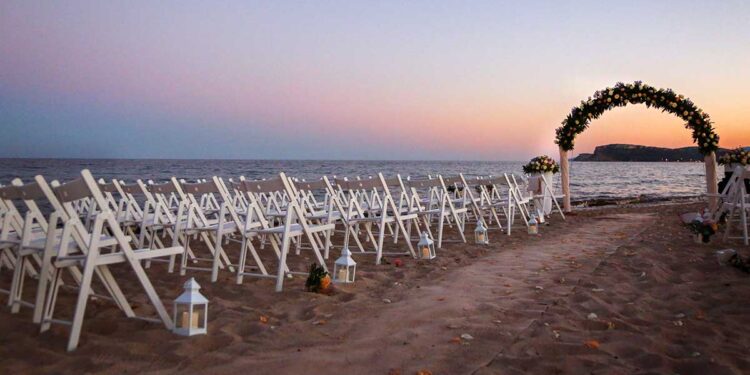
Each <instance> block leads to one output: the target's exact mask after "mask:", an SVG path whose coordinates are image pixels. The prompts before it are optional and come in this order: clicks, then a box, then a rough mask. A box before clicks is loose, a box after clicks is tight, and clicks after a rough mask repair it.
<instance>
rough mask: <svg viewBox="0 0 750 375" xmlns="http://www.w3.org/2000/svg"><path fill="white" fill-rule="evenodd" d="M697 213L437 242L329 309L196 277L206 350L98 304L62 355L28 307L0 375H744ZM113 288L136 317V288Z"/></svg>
mask: <svg viewBox="0 0 750 375" xmlns="http://www.w3.org/2000/svg"><path fill="white" fill-rule="evenodd" d="M697 207H698V206H696V205H695V204H658V205H652V206H639V207H631V208H622V207H619V208H604V209H596V210H587V211H584V212H579V213H577V214H573V215H570V216H569V217H568V220H566V221H564V222H563V221H561V220H560V219H559V218H553V219H552V221H551V225H549V226H545V227H543V228H542V229H541V231H542V234H541V235H540V236H536V237H531V236H529V235H527V234H526V233H524V232H523V231H522V230H516V231H515V232H514V233H513V236H511V237H507V236H505V235H503V234H501V233H499V232H498V231H497V230H494V231H491V232H490V236H491V237H490V238H491V241H492V243H491V244H490V245H489V246H478V245H473V244H460V243H456V242H451V243H446V244H444V248H443V249H442V250H440V251H439V252H438V258H437V259H435V260H433V261H416V260H412V259H407V258H403V261H404V265H403V266H401V267H396V266H394V265H393V264H392V263H391V264H385V265H381V266H374V265H373V264H372V263H373V262H372V259H373V258H372V257H369V256H365V257H362V256H360V257H357V258H356V259H357V260H358V262H359V264H360V267H359V269H358V280H357V283H356V284H354V285H351V286H343V287H337V290H336V292H335V293H334V294H333V295H331V296H326V295H318V294H311V293H307V292H304V291H303V286H304V280H302V279H301V278H296V279H294V280H292V281H290V282H288V283H287V284H286V285H285V291H284V292H283V293H275V292H274V291H273V281H272V280H258V279H253V278H247V279H246V282H245V283H244V284H243V285H236V284H235V283H234V278H233V277H232V275H231V274H229V273H228V272H224V273H222V274H221V277H220V280H219V282H217V283H215V284H211V283H210V282H209V280H208V277H209V275H208V274H207V273H194V275H195V276H196V278H197V280H198V281H199V282H200V283H201V285H202V286H203V287H204V289H203V292H204V294H205V295H206V296H207V297H208V298H209V299H210V306H209V334H208V335H206V336H198V337H191V338H184V337H179V336H175V335H173V334H171V333H170V332H168V331H166V330H165V329H164V328H163V327H162V326H160V325H157V324H151V323H147V322H143V321H137V320H132V319H127V318H125V317H124V316H123V315H122V313H121V312H120V311H119V310H118V309H116V308H115V307H114V306H113V305H111V304H110V303H108V302H106V301H95V302H94V303H91V304H90V305H89V306H90V309H89V310H88V311H87V316H86V320H85V322H84V327H83V334H82V338H81V344H80V347H79V349H78V350H77V351H75V352H74V353H66V352H65V342H66V340H67V334H68V328H67V327H65V326H59V325H57V326H53V329H52V330H51V331H49V332H46V333H44V334H39V333H38V327H37V326H36V325H34V324H32V323H31V311H30V310H29V309H27V308H24V309H22V311H21V313H19V314H16V315H12V314H10V313H9V312H8V310H7V309H6V308H3V309H2V310H1V311H0V358H2V361H0V373H3V374H10V373H40V374H41V373H76V374H80V373H111V374H115V373H176V372H180V373H228V374H234V373H237V374H248V373H252V374H275V375H278V374H303V373H330V374H336V373H345V374H415V373H417V372H418V371H420V370H428V371H430V372H431V373H432V374H523V373H538V374H583V373H592V374H633V373H635V374H647V373H653V374H664V373H679V374H709V373H710V374H739V373H747V372H750V361H749V360H748V358H747V353H748V345H749V344H750V324H748V322H747V321H746V319H747V317H748V316H750V314H749V313H750V304H748V303H747V301H748V300H750V285H749V284H748V281H750V280H749V279H748V275H747V274H744V273H741V272H740V271H737V270H735V269H733V268H726V267H721V266H719V265H718V264H717V262H716V258H715V255H714V252H715V251H716V250H717V249H721V248H726V247H729V246H728V245H727V244H722V243H720V241H714V243H712V244H709V245H699V244H695V243H693V242H692V240H691V238H690V236H689V233H688V232H687V230H686V229H684V228H683V227H681V225H680V222H679V217H678V215H679V214H681V213H684V212H687V211H690V210H695V209H697ZM456 237H457V236H456V233H455V232H453V231H448V238H449V239H455V238H456ZM340 240H341V238H340V237H339V238H338V240H337V241H340ZM337 243H338V242H337ZM733 247H734V248H735V249H738V250H740V252H741V253H743V254H747V252H748V249H747V248H743V247H742V246H739V245H737V244H735V245H734V246H733ZM337 253H338V252H337V251H334V252H333V254H336V255H337ZM355 256H356V254H355ZM292 258H294V259H295V260H294V261H295V262H297V266H302V265H304V264H305V263H306V262H308V259H309V256H308V258H307V259H305V258H304V257H292ZM390 260H391V262H392V261H393V258H391V259H390ZM118 268H122V267H120V266H118ZM148 273H149V275H150V276H151V278H152V280H153V281H154V283H155V284H157V289H158V291H159V293H160V295H161V296H162V298H163V299H164V301H165V303H169V302H170V301H171V300H172V299H173V298H175V297H176V296H177V295H178V294H179V293H180V291H181V289H180V285H181V283H182V282H184V280H185V279H186V278H185V277H180V276H179V275H178V274H168V273H166V272H165V268H164V267H163V265H161V264H159V265H155V266H154V267H153V268H152V269H151V270H149V271H148ZM118 275H120V276H121V279H122V280H124V281H123V282H122V284H123V287H124V289H125V290H126V293H127V294H128V295H129V296H131V301H136V305H137V309H136V310H137V311H140V312H149V311H150V307H149V306H148V305H147V304H145V301H146V299H145V297H144V296H143V294H142V293H140V292H139V290H138V288H137V284H135V283H134V281H133V280H134V279H133V278H132V277H130V275H129V274H127V272H126V270H125V269H122V270H120V271H118ZM0 282H2V283H3V284H0V285H2V286H6V285H8V283H9V275H7V274H3V275H1V276H0ZM29 284H33V283H29ZM66 294H67V296H66V297H65V298H64V299H63V300H62V302H61V305H63V306H66V307H67V308H68V309H67V310H69V308H70V307H71V306H72V297H73V295H72V293H70V292H68V293H66ZM0 298H2V301H3V302H4V296H3V297H0ZM170 310H171V306H170Z"/></svg>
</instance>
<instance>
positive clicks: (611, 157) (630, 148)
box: [573, 144, 727, 161]
mask: <svg viewBox="0 0 750 375" xmlns="http://www.w3.org/2000/svg"><path fill="white" fill-rule="evenodd" d="M726 151H727V150H726V149H719V150H718V152H717V156H718V155H721V154H723V153H724V152H726ZM702 160H703V155H701V153H700V151H698V147H681V148H663V147H651V146H639V145H625V144H611V145H604V146H597V147H596V149H594V153H593V154H580V155H578V156H577V157H575V158H574V159H573V161H702Z"/></svg>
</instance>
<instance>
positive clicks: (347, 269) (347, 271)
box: [333, 246, 357, 284]
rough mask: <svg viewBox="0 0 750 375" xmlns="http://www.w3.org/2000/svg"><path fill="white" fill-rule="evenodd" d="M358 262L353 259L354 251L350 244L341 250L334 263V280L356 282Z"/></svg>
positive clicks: (348, 282) (336, 281) (346, 282)
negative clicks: (351, 249) (350, 249)
mask: <svg viewBox="0 0 750 375" xmlns="http://www.w3.org/2000/svg"><path fill="white" fill-rule="evenodd" d="M356 271H357V262H355V261H354V259H352V252H351V251H349V247H348V246H344V249H343V250H341V256H340V257H339V258H338V259H336V262H335V263H334V264H333V282H334V283H344V284H350V283H353V282H354V277H355V273H356Z"/></svg>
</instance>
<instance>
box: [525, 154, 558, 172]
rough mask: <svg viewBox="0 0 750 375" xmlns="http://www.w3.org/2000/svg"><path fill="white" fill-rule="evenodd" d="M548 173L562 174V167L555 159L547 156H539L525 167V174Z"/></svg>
mask: <svg viewBox="0 0 750 375" xmlns="http://www.w3.org/2000/svg"><path fill="white" fill-rule="evenodd" d="M547 172H552V173H558V172H560V165H559V164H557V162H556V161H555V159H552V158H551V157H549V156H547V155H542V156H537V157H535V158H533V159H531V160H530V161H529V162H528V164H526V165H524V166H523V173H526V174H532V173H547Z"/></svg>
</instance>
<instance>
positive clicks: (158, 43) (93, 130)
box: [0, 0, 750, 160]
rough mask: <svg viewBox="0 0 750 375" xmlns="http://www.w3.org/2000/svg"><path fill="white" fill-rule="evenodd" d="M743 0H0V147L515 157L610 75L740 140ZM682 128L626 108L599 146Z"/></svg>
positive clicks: (550, 148)
mask: <svg viewBox="0 0 750 375" xmlns="http://www.w3.org/2000/svg"><path fill="white" fill-rule="evenodd" d="M748 46H750V2H747V1H731V0H726V1H702V2H698V1H686V0H683V1H627V2H621V1H617V2H615V1H564V0H555V1H499V0H498V1H466V0H465V1H438V0H433V1H419V0H414V1H387V0H384V1H354V0H347V1H326V0H316V1H281V0H278V1H258V2H254V1H248V0H242V1H187V0H182V1H166V0H165V1H139V0H130V1H74V0H69V1H34V0H22V1H15V0H3V1H0V157H69V158H216V159H377V160H390V159H399V160H412V159H414V160H524V159H527V158H529V157H532V156H535V155H538V154H544V153H546V154H550V155H554V156H557V147H556V145H555V144H554V130H555V128H557V127H558V126H560V122H561V121H562V120H563V119H564V118H565V116H566V115H567V113H568V112H569V111H570V109H571V107H572V106H574V105H576V104H578V103H579V102H580V101H581V100H582V99H585V98H587V97H588V96H590V95H592V94H593V93H594V91H596V90H598V89H602V88H604V87H607V86H610V85H613V84H615V83H616V82H618V81H623V82H632V81H635V80H641V81H643V82H646V83H648V84H650V85H652V86H655V87H663V88H672V89H674V90H675V91H676V92H678V93H681V94H684V95H685V96H687V97H689V98H691V99H692V100H693V101H694V102H695V103H696V104H697V105H698V106H699V107H701V108H703V109H704V111H706V112H707V113H709V114H710V115H711V116H712V118H713V120H714V122H715V126H716V129H717V132H718V134H719V135H720V137H721V144H720V146H722V147H736V146H739V145H750V90H748V87H750V47H748ZM607 143H634V144H644V145H652V146H662V147H681V146H688V145H691V144H692V140H691V138H690V132H689V131H688V130H686V129H684V124H683V123H682V122H681V121H680V120H679V119H677V118H675V117H672V116H670V115H668V114H664V113H661V112H660V111H658V110H656V109H647V108H646V107H644V106H638V105H634V106H631V107H628V108H617V109H615V110H613V111H610V112H608V113H605V114H604V115H603V116H602V117H601V118H600V119H597V120H595V121H594V122H593V123H592V124H591V127H590V129H588V130H587V131H586V132H584V133H583V134H581V135H580V136H579V137H578V138H577V140H576V148H575V150H574V153H575V154H577V153H580V152H590V151H591V150H592V149H593V148H594V147H595V146H596V145H599V144H607Z"/></svg>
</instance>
